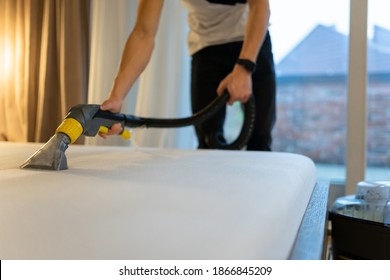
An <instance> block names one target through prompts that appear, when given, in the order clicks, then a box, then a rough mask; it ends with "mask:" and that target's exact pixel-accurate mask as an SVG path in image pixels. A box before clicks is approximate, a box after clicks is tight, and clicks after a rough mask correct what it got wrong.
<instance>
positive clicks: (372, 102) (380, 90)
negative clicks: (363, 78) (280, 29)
mask: <svg viewBox="0 0 390 280" xmlns="http://www.w3.org/2000/svg"><path fill="white" fill-rule="evenodd" d="M367 59H368V64H367V67H368V89H367V94H368V97H367V98H368V102H367V104H368V119H367V146H368V147H367V161H368V164H369V165H375V166H390V30H386V29H384V28H381V27H379V26H375V28H374V36H373V39H372V40H370V41H369V44H368V53H367ZM276 71H277V103H278V111H277V114H278V115H277V124H276V127H275V130H274V144H273V150H274V151H286V152H294V153H300V154H305V155H307V156H309V157H311V158H312V159H313V160H314V161H316V162H319V163H331V164H343V163H345V151H346V147H345V145H346V127H347V81H348V77H347V73H348V37H347V36H346V35H344V34H342V33H339V32H338V31H337V30H335V29H334V28H333V27H328V26H323V25H318V26H317V27H315V28H314V29H313V30H312V31H311V32H310V33H309V34H308V35H307V36H306V37H305V38H304V39H303V40H302V41H301V42H300V43H299V44H298V45H297V46H296V47H295V48H294V49H293V50H292V51H291V52H290V53H289V54H288V55H287V56H286V57H285V58H284V59H283V60H282V61H281V62H280V63H279V64H278V65H277V66H276ZM362 125H363V124H362Z"/></svg>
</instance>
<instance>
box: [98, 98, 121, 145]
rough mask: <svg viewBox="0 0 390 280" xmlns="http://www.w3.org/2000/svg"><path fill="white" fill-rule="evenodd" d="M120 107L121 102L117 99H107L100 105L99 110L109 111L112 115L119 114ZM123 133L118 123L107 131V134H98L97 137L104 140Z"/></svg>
mask: <svg viewBox="0 0 390 280" xmlns="http://www.w3.org/2000/svg"><path fill="white" fill-rule="evenodd" d="M121 107H122V100H121V99H118V98H113V97H111V98H109V99H107V100H106V101H104V102H103V103H102V105H100V110H103V111H110V112H112V113H119V112H120V110H121ZM122 131H123V127H122V126H121V124H120V123H116V124H114V125H112V126H111V128H109V129H108V132H107V133H102V132H99V135H100V136H101V137H102V138H104V139H106V138H107V136H109V135H114V134H120V133H121V132H122Z"/></svg>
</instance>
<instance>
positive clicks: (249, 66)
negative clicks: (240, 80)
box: [236, 58, 256, 73]
mask: <svg viewBox="0 0 390 280" xmlns="http://www.w3.org/2000/svg"><path fill="white" fill-rule="evenodd" d="M236 64H238V65H240V66H241V67H243V68H244V69H245V70H246V71H248V72H249V73H253V72H255V70H256V63H254V62H253V61H251V60H250V59H246V58H239V59H237V61H236Z"/></svg>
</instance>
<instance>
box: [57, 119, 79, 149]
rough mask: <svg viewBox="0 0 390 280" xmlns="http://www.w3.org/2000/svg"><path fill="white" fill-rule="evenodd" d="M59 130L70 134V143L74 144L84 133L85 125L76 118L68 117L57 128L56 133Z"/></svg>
mask: <svg viewBox="0 0 390 280" xmlns="http://www.w3.org/2000/svg"><path fill="white" fill-rule="evenodd" d="M59 132H61V133H64V134H66V135H68V136H69V139H70V144H73V143H74V142H76V140H77V139H78V138H79V137H80V135H81V134H83V126H82V125H81V123H80V122H79V121H78V120H76V119H74V118H66V119H64V120H63V122H62V123H61V124H60V126H59V127H58V128H57V130H56V133H59Z"/></svg>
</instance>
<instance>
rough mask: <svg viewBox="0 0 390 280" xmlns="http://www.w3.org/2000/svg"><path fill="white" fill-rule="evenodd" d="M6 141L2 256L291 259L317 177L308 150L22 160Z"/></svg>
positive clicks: (84, 152)
mask: <svg viewBox="0 0 390 280" xmlns="http://www.w3.org/2000/svg"><path fill="white" fill-rule="evenodd" d="M41 146H42V144H21V143H5V142H0V154H1V158H0V229H1V230H0V259H3V260H4V259H104V260H107V259H115V260H119V259H129V260H130V259H144V260H146V259H154V260H157V259H183V260H185V259H200V260H201V259H209V260H211V259H220V260H223V259H272V260H274V259H287V258H288V257H289V255H290V252H291V249H292V247H293V244H294V241H295V238H296V236H297V232H298V229H299V226H300V223H301V220H302V217H303V215H304V213H305V209H306V207H307V204H308V201H309V199H310V195H311V193H312V191H313V188H314V186H315V183H316V173H315V166H314V164H313V162H312V161H311V160H310V159H309V158H307V157H304V156H301V155H296V154H288V153H276V152H272V153H270V152H245V151H203V150H202V151H201V150H158V149H136V148H129V147H91V146H77V145H73V146H70V147H69V149H68V150H67V152H66V155H67V158H68V166H69V169H68V170H64V171H48V170H32V169H20V168H19V165H20V164H22V163H23V162H24V161H25V160H26V159H27V158H28V157H29V156H31V155H32V154H33V153H34V152H35V151H36V150H38V148H40V147H41Z"/></svg>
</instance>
